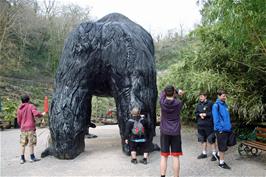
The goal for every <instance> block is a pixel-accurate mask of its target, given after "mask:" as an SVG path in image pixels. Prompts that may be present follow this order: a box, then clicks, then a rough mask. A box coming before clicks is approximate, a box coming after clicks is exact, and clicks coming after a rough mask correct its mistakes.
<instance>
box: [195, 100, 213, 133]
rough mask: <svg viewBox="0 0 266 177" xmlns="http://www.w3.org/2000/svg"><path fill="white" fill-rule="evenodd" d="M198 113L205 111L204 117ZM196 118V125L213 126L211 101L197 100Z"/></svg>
mask: <svg viewBox="0 0 266 177" xmlns="http://www.w3.org/2000/svg"><path fill="white" fill-rule="evenodd" d="M200 113H206V117H205V119H201V117H200V116H199V115H200ZM195 114H196V120H197V124H198V127H210V128H213V118H212V102H211V101H209V100H206V101H205V102H199V103H198V105H197V107H196V111H195Z"/></svg>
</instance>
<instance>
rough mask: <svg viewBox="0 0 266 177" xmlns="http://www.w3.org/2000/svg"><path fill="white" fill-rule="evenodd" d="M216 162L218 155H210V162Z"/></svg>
mask: <svg viewBox="0 0 266 177" xmlns="http://www.w3.org/2000/svg"><path fill="white" fill-rule="evenodd" d="M216 160H220V158H219V156H218V154H217V153H216V154H215V155H214V154H212V158H211V161H216Z"/></svg>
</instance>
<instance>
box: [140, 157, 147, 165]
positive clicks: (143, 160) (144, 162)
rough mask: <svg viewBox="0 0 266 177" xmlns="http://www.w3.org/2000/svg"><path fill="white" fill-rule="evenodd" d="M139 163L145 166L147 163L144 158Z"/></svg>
mask: <svg viewBox="0 0 266 177" xmlns="http://www.w3.org/2000/svg"><path fill="white" fill-rule="evenodd" d="M139 162H140V163H143V164H144V165H146V164H147V163H148V162H147V159H146V158H143V159H142V160H140V161H139Z"/></svg>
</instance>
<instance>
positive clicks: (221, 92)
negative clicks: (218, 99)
mask: <svg viewBox="0 0 266 177" xmlns="http://www.w3.org/2000/svg"><path fill="white" fill-rule="evenodd" d="M222 94H227V92H226V91H225V90H224V89H219V90H217V95H219V96H221V95H222Z"/></svg>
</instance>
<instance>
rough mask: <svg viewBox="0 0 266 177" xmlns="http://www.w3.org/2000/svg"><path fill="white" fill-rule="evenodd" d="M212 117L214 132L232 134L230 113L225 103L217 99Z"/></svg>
mask: <svg viewBox="0 0 266 177" xmlns="http://www.w3.org/2000/svg"><path fill="white" fill-rule="evenodd" d="M212 116H213V123H214V131H218V132H231V131H232V126H231V119H230V114H229V111H228V106H227V104H226V103H225V102H223V101H221V100H220V99H217V100H216V102H215V104H213V106H212Z"/></svg>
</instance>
